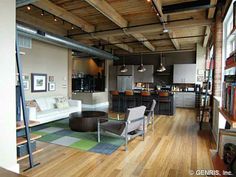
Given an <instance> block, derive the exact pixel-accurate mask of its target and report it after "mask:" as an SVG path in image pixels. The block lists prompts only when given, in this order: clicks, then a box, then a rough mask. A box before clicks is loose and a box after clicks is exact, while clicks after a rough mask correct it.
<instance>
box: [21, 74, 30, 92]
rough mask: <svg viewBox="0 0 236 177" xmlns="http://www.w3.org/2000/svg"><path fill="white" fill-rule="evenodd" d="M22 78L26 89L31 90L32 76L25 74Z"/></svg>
mask: <svg viewBox="0 0 236 177" xmlns="http://www.w3.org/2000/svg"><path fill="white" fill-rule="evenodd" d="M22 78H23V86H24V90H29V89H30V76H29V75H23V76H22Z"/></svg>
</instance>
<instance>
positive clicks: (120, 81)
mask: <svg viewBox="0 0 236 177" xmlns="http://www.w3.org/2000/svg"><path fill="white" fill-rule="evenodd" d="M133 86H134V79H133V76H117V90H118V91H119V92H124V91H125V90H132V89H133Z"/></svg>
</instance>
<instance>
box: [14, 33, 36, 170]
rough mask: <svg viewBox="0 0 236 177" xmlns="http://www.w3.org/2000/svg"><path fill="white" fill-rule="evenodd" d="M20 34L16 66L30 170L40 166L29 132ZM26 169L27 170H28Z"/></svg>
mask: <svg viewBox="0 0 236 177" xmlns="http://www.w3.org/2000/svg"><path fill="white" fill-rule="evenodd" d="M18 37H19V36H18V32H17V31H16V44H15V45H16V46H15V47H16V65H17V70H18V81H19V86H20V101H21V105H22V112H23V122H24V125H25V127H24V129H25V135H26V140H27V142H26V143H27V149H28V154H29V164H30V167H29V168H28V169H30V168H33V167H34V166H36V165H38V164H34V162H33V155H32V148H31V141H30V130H29V114H28V112H27V111H26V104H25V93H24V85H23V76H22V64H21V59H20V50H19V40H18ZM28 169H26V170H28Z"/></svg>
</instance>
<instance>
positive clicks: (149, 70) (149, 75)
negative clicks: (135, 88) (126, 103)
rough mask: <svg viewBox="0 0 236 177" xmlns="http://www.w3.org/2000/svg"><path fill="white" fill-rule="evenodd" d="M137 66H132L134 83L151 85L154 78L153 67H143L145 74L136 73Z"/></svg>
mask: <svg viewBox="0 0 236 177" xmlns="http://www.w3.org/2000/svg"><path fill="white" fill-rule="evenodd" d="M138 66H139V65H134V82H143V83H153V82H154V77H153V72H154V66H153V65H144V67H145V68H146V71H145V72H142V73H141V72H138V71H137V69H138Z"/></svg>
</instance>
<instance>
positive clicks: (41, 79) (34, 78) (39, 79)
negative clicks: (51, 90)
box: [31, 73, 47, 92]
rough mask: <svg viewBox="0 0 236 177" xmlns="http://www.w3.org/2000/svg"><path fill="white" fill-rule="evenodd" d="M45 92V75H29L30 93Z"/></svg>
mask: <svg viewBox="0 0 236 177" xmlns="http://www.w3.org/2000/svg"><path fill="white" fill-rule="evenodd" d="M46 91H47V74H37V73H32V74H31V92H46Z"/></svg>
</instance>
